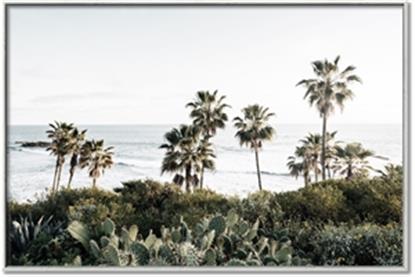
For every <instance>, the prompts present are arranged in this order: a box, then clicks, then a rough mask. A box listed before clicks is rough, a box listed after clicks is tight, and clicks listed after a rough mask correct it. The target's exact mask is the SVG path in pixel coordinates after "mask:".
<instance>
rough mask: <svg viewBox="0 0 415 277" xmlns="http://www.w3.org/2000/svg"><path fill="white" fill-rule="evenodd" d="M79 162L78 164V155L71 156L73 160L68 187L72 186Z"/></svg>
mask: <svg viewBox="0 0 415 277" xmlns="http://www.w3.org/2000/svg"><path fill="white" fill-rule="evenodd" d="M77 164H78V155H77V154H73V155H72V157H71V162H70V165H71V168H70V169H69V180H68V189H70V188H71V183H72V178H73V175H74V174H75V169H76V166H77Z"/></svg>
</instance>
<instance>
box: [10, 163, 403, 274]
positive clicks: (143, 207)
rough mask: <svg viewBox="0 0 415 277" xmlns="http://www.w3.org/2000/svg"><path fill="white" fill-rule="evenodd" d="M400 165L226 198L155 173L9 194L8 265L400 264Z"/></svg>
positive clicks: (401, 245) (401, 255) (401, 247)
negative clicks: (42, 195)
mask: <svg viewBox="0 0 415 277" xmlns="http://www.w3.org/2000/svg"><path fill="white" fill-rule="evenodd" d="M401 196H402V168H401V167H399V166H389V167H388V168H387V170H385V172H383V174H382V175H381V177H375V178H371V179H369V178H364V177H361V178H354V179H352V180H327V181H322V182H319V183H314V184H310V185H309V186H307V187H304V188H302V189H300V190H298V191H292V192H285V193H271V192H268V191H259V192H257V193H253V194H251V195H249V196H248V197H246V198H243V199H239V198H227V197H224V196H222V195H220V194H217V193H214V192H212V191H208V190H202V189H200V190H195V191H194V192H193V193H192V194H189V193H185V192H182V191H181V190H180V189H179V188H178V187H177V186H176V185H173V184H160V183H158V182H155V181H151V180H138V181H131V182H126V183H124V184H123V186H122V187H120V188H117V189H114V192H109V191H103V190H99V189H98V188H91V189H78V190H68V189H65V190H61V191H59V192H57V193H56V194H55V195H53V196H48V197H47V198H46V199H43V200H41V199H40V200H38V201H37V202H35V203H33V204H18V203H14V202H10V203H9V205H8V208H9V215H10V218H9V223H10V224H9V239H10V244H9V246H10V247H9V251H10V252H9V254H10V255H8V264H11V265H66V266H76V265H115V266H118V265H119V266H141V265H157V266H158V265H177V266H185V265H186V266H197V265H205V266H225V265H228V266H232V265H234V266H245V265H249V266H260V265H267V266H291V265H293V266H295V265H388V266H395V265H396V266H399V265H402V257H403V254H402V251H403V250H402V249H403V244H402V224H401V223H402V213H401V207H402V199H401Z"/></svg>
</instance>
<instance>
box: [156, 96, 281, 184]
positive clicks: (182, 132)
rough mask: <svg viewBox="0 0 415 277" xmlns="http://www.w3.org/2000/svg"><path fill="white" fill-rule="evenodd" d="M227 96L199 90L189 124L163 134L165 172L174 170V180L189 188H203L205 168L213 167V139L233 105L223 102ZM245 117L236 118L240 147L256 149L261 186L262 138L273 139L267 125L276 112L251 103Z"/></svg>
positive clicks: (269, 126)
mask: <svg viewBox="0 0 415 277" xmlns="http://www.w3.org/2000/svg"><path fill="white" fill-rule="evenodd" d="M225 98H226V97H225V96H223V95H222V96H219V95H218V91H217V90H216V91H214V92H213V93H210V92H209V91H199V92H197V93H196V99H195V100H194V101H193V102H190V103H188V104H187V105H186V107H188V108H191V109H192V110H191V112H190V118H191V119H192V123H191V124H190V125H185V124H182V125H180V126H179V127H178V128H173V129H172V130H171V131H169V132H167V133H166V134H165V135H164V138H165V140H166V143H164V144H162V145H161V146H160V148H162V149H165V150H166V153H165V156H164V159H163V161H162V165H161V172H162V174H163V173H165V172H169V173H175V175H174V177H173V182H174V183H175V184H178V185H180V186H181V185H183V183H185V185H186V191H187V192H190V191H191V190H192V188H197V187H199V188H203V176H204V172H205V170H206V169H207V170H214V169H215V161H214V158H216V155H215V152H214V149H213V145H212V143H211V142H210V139H211V138H212V137H213V136H215V135H216V132H217V130H218V129H223V128H225V124H226V122H227V121H228V116H227V114H226V112H225V109H227V108H230V106H229V105H228V104H226V103H224V100H225ZM242 113H243V117H242V118H241V117H235V118H234V119H233V121H234V126H235V127H236V128H237V129H238V131H237V133H236V135H235V136H236V137H237V138H238V139H239V142H240V144H241V146H243V145H246V146H248V147H250V148H252V149H253V150H254V152H255V158H256V167H257V173H258V186H259V189H262V183H261V174H260V167H259V158H258V152H259V150H260V149H261V148H262V141H264V140H270V139H271V138H272V137H273V135H274V133H275V130H274V128H273V127H272V126H271V125H269V124H268V120H269V119H270V118H271V117H272V116H273V115H274V114H273V113H270V112H269V111H268V108H264V107H262V106H259V105H250V106H247V107H246V108H244V109H242Z"/></svg>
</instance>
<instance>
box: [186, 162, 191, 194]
mask: <svg viewBox="0 0 415 277" xmlns="http://www.w3.org/2000/svg"><path fill="white" fill-rule="evenodd" d="M191 173H192V168H191V167H190V165H186V172H185V175H186V176H185V179H186V192H190V179H191Z"/></svg>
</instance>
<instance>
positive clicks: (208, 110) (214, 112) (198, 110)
mask: <svg viewBox="0 0 415 277" xmlns="http://www.w3.org/2000/svg"><path fill="white" fill-rule="evenodd" d="M217 93H218V91H217V90H215V91H214V92H213V93H210V92H209V91H198V92H197V94H196V99H195V100H194V101H193V102H190V103H188V104H187V105H186V107H189V108H191V109H192V111H191V112H190V117H191V118H192V119H193V125H195V126H198V127H199V128H200V129H201V132H202V136H203V140H204V141H205V142H206V143H209V140H210V138H212V137H213V136H214V135H215V134H216V131H217V129H223V128H225V124H226V121H228V116H227V114H226V113H225V111H224V110H225V109H226V108H229V107H230V106H229V105H227V104H225V103H223V101H224V100H225V96H220V97H219V96H218V94H217ZM211 168H212V166H210V167H209V165H205V164H202V167H201V171H200V187H201V188H202V187H203V176H204V171H205V169H211Z"/></svg>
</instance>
